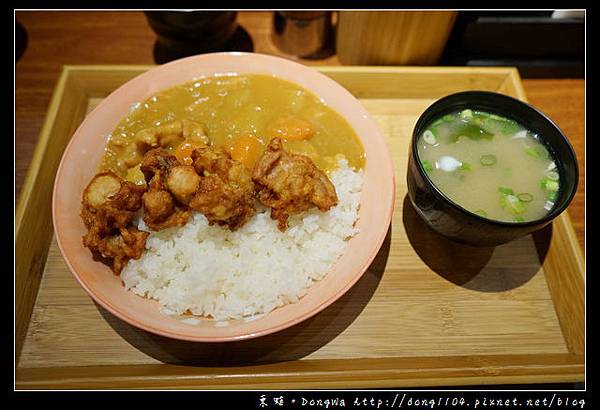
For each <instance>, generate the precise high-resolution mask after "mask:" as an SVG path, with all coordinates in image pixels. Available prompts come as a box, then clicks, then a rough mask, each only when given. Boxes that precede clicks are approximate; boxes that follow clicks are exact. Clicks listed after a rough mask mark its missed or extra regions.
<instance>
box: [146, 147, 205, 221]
mask: <svg viewBox="0 0 600 410" xmlns="http://www.w3.org/2000/svg"><path fill="white" fill-rule="evenodd" d="M181 167H185V166H184V165H180V163H179V161H178V160H177V158H176V157H175V156H174V155H171V154H170V153H169V152H168V151H167V150H166V149H164V148H155V149H152V150H150V151H148V152H147V153H146V155H144V159H143V160H142V163H141V165H140V169H141V171H142V172H143V173H144V177H145V178H146V182H147V184H148V191H147V192H146V193H144V195H143V197H142V203H143V206H144V217H143V218H144V222H145V223H146V225H148V227H150V228H151V229H153V230H155V231H160V230H162V229H166V228H170V227H173V226H183V225H185V224H186V222H187V221H188V219H189V217H190V211H189V209H188V208H187V206H186V203H185V201H181V202H182V203H179V202H177V200H176V199H177V198H181V199H186V198H188V197H191V194H190V193H189V191H188V189H189V183H188V181H182V180H181V174H182V172H181V170H180V169H179V168H181ZM190 168H191V167H190ZM191 171H192V172H194V170H193V168H192V169H191ZM183 173H184V174H185V170H184V171H183ZM171 174H173V176H172V177H171ZM188 174H189V172H188ZM194 175H195V176H196V178H199V177H198V175H196V174H195V172H194ZM169 181H171V182H170V184H171V186H172V188H173V192H171V190H170V189H169ZM194 191H195V190H194Z"/></svg>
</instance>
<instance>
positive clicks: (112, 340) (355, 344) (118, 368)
mask: <svg viewBox="0 0 600 410" xmlns="http://www.w3.org/2000/svg"><path fill="white" fill-rule="evenodd" d="M149 68H150V67H147V66H68V67H65V68H64V70H63V72H62V75H61V77H60V80H59V82H58V84H57V86H56V90H55V92H54V97H53V99H52V102H51V104H50V107H49V110H48V115H47V118H46V121H45V124H44V127H43V129H42V132H41V136H40V140H39V143H38V146H37V149H36V151H35V154H34V156H33V160H32V162H31V167H30V169H29V173H28V176H27V179H26V182H25V185H24V187H23V190H22V193H21V196H20V200H19V206H18V209H17V214H16V227H17V230H16V238H15V245H16V348H17V349H16V351H17V368H16V387H17V388H18V389H38V388H44V389H45V388H65V389H67V388H86V389H90V388H199V389H205V388H206V389H213V388H228V389H232V388H233V389H236V388H244V389H279V388H285V389H291V388H372V387H411V386H440V385H442V386H450V385H468V384H507V383H549V382H578V381H583V380H584V371H585V367H584V351H585V336H584V289H585V282H584V259H583V256H582V253H581V249H580V248H579V245H578V243H577V240H576V237H575V234H574V232H573V229H572V227H571V222H570V219H569V216H568V214H567V213H566V212H565V213H563V214H562V215H561V216H560V217H558V218H557V219H556V220H555V221H554V222H553V224H552V225H551V226H549V227H547V228H546V229H544V230H542V231H541V232H538V233H536V234H535V235H532V236H528V237H525V238H522V239H520V240H517V241H514V242H512V243H510V244H507V245H503V246H500V247H497V248H496V249H495V250H493V251H490V250H486V249H474V248H468V247H464V246H459V245H455V244H452V243H450V242H447V241H446V240H444V239H442V238H440V237H439V236H437V235H436V234H434V233H433V232H432V231H431V230H429V229H428V228H426V226H425V225H424V224H423V222H422V221H421V220H420V219H419V218H418V217H417V215H416V214H415V212H414V211H413V209H412V207H411V206H410V203H409V202H408V200H407V197H406V163H407V155H408V143H409V137H410V135H411V133H412V127H413V125H414V123H415V121H416V119H417V117H418V116H419V114H420V113H421V112H422V111H423V110H424V109H425V108H426V107H427V106H428V105H429V104H430V103H432V102H433V101H434V100H435V99H437V98H439V97H441V96H443V95H446V94H449V93H452V92H457V91H461V90H471V89H478V90H491V91H498V92H502V93H505V94H508V95H512V96H516V97H518V98H520V99H522V100H525V94H524V92H523V88H522V86H521V83H520V79H519V76H518V73H517V71H516V69H510V68H396V67H388V68H386V67H322V68H319V70H320V71H322V72H323V73H325V74H326V75H328V76H330V77H331V78H333V79H334V80H336V81H338V82H339V83H340V84H341V85H343V86H344V87H346V88H347V89H348V90H349V91H350V92H352V93H353V94H354V95H355V96H356V97H358V98H359V99H361V101H362V103H363V104H364V106H365V107H366V108H367V109H368V110H369V112H370V113H371V114H372V115H373V117H374V118H375V120H376V121H377V123H378V124H379V126H380V127H381V129H382V131H383V133H384V134H385V136H386V138H387V142H388V144H389V148H390V151H391V153H392V156H393V159H394V163H395V172H396V177H397V184H398V186H397V194H396V207H395V211H394V216H393V221H392V226H391V228H390V231H389V234H388V237H387V239H386V241H385V243H384V245H383V247H382V249H381V251H380V252H379V254H378V256H377V257H376V259H375V261H374V262H373V264H372V265H371V267H370V268H369V270H368V271H367V272H366V273H365V275H364V276H363V278H362V279H361V280H360V281H359V282H358V283H357V284H356V285H355V286H354V287H353V288H352V289H351V290H350V291H349V292H348V293H347V294H346V295H345V296H344V297H342V298H341V299H340V300H339V301H337V302H336V303H334V304H333V305H332V306H330V307H329V308H327V309H326V310H325V311H323V312H321V313H320V314H318V315H317V316H315V317H313V318H311V319H310V320H308V321H306V322H304V323H301V324H299V325H296V326H295V327H293V328H290V329H288V330H285V331H282V332H279V333H276V334H273V335H270V336H265V337H262V338H258V339H254V340H250V341H246V342H235V343H221V344H202V343H189V342H180V341H175V340H170V339H166V338H162V337H159V336H155V335H152V334H149V333H146V332H144V331H141V330H138V329H136V328H134V327H132V326H130V325H128V324H126V323H124V322H122V321H120V320H119V319H117V318H115V317H113V316H112V315H111V314H110V313H108V312H106V311H105V310H103V309H102V308H101V307H100V306H97V305H95V304H94V303H93V302H92V300H91V299H90V298H89V297H88V296H87V294H86V293H85V292H84V291H83V289H82V288H81V287H80V286H79V285H78V284H77V282H76V281H75V279H74V278H73V277H72V275H71V273H70V272H69V270H68V269H67V267H66V265H65V263H64V261H63V258H62V256H61V254H60V252H59V250H58V248H57V246H56V242H55V240H54V238H53V231H52V222H51V208H50V206H51V205H50V204H51V192H52V186H53V183H54V175H55V172H56V168H57V165H58V163H59V160H60V157H61V154H62V152H63V149H64V147H65V145H66V144H67V142H68V140H69V138H70V136H71V135H72V133H73V132H74V130H75V129H76V127H77V126H78V125H79V123H80V122H81V120H82V119H83V118H84V116H85V115H86V113H87V112H89V110H90V109H91V108H92V107H93V106H95V105H96V104H97V103H98V102H99V101H101V100H102V98H104V97H106V96H107V95H108V94H109V93H110V92H111V91H113V90H114V89H115V88H117V87H118V86H120V85H121V84H123V83H124V82H126V81H127V80H129V79H130V78H132V77H134V76H136V75H138V74H140V73H142V72H144V71H145V70H147V69H149Z"/></svg>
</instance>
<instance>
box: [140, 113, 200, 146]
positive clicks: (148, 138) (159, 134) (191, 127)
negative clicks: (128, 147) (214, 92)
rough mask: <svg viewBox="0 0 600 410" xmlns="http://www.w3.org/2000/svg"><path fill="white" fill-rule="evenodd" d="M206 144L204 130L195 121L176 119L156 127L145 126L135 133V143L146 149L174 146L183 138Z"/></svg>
mask: <svg viewBox="0 0 600 410" xmlns="http://www.w3.org/2000/svg"><path fill="white" fill-rule="evenodd" d="M186 139H188V140H192V141H200V142H203V143H205V144H208V137H207V136H206V130H205V129H204V127H203V126H202V124H199V123H197V122H195V121H190V120H177V121H173V122H169V123H167V124H163V125H160V126H158V127H151V128H145V129H143V130H141V131H139V132H138V133H137V134H136V135H135V143H136V144H137V145H138V146H141V147H144V146H145V147H146V150H148V149H150V148H157V147H163V148H164V147H171V148H175V147H176V146H177V145H179V144H180V143H182V142H183V141H184V140H186Z"/></svg>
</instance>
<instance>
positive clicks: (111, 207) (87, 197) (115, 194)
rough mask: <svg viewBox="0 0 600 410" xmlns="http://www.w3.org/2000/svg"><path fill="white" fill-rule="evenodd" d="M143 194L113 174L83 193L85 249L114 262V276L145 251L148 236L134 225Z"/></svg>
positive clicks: (103, 176) (102, 175)
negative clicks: (130, 260) (129, 261)
mask: <svg viewBox="0 0 600 410" xmlns="http://www.w3.org/2000/svg"><path fill="white" fill-rule="evenodd" d="M144 191H145V189H144V188H143V187H140V186H137V185H135V184H133V183H131V182H128V181H123V180H121V178H119V177H118V176H117V175H116V174H114V173H113V172H104V173H100V174H98V175H96V176H95V177H94V178H93V179H92V180H91V181H90V183H89V184H88V186H87V187H86V188H85V190H84V191H83V198H82V209H81V218H82V219H83V223H84V224H85V226H86V228H87V229H88V232H87V233H86V234H85V235H84V236H83V245H84V246H85V247H87V248H89V249H90V250H91V251H92V252H95V253H97V254H100V255H101V256H102V257H104V258H108V259H112V270H113V272H114V273H115V274H119V273H121V270H122V269H123V267H124V266H125V264H126V263H127V261H128V260H129V259H131V258H134V259H139V258H140V257H141V255H142V252H143V250H144V248H145V245H146V237H147V236H148V233H147V232H142V231H139V230H138V229H137V228H136V227H135V226H133V224H132V221H133V218H134V217H135V214H136V212H137V211H138V210H139V209H140V207H141V204H142V195H143V193H144Z"/></svg>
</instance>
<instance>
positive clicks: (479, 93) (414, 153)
mask: <svg viewBox="0 0 600 410" xmlns="http://www.w3.org/2000/svg"><path fill="white" fill-rule="evenodd" d="M460 97H462V98H464V100H465V103H466V104H468V100H469V99H471V98H473V97H484V98H489V99H492V100H493V99H496V100H504V102H507V103H509V104H514V105H521V106H522V107H523V108H525V109H526V110H528V111H529V112H530V113H531V114H532V115H536V116H538V117H539V118H540V119H541V120H542V121H544V122H547V123H548V124H549V125H550V126H551V127H552V128H554V129H555V131H556V132H557V135H560V138H561V140H562V142H564V144H565V146H566V149H567V152H568V156H569V157H570V160H572V163H573V165H574V167H573V168H574V170H575V176H574V183H573V187H572V189H571V190H570V192H569V193H568V195H567V196H566V197H565V198H566V200H565V201H563V203H562V204H561V205H560V206H557V207H553V208H552V209H551V210H550V212H548V213H547V214H546V215H544V216H542V217H541V218H538V219H534V220H531V221H526V222H509V221H499V220H496V219H489V218H485V217H483V216H481V215H479V214H476V213H474V212H471V211H469V210H468V209H466V208H464V207H463V206H461V205H459V204H457V203H456V202H454V201H453V200H452V199H450V198H449V197H448V196H447V195H446V194H444V192H442V190H440V189H439V188H438V186H437V185H436V184H435V183H434V182H433V181H432V180H431V178H430V177H429V175H428V174H427V172H425V169H424V168H423V165H422V164H421V161H419V153H418V150H417V140H418V138H419V136H420V134H419V133H418V132H417V131H419V130H420V129H423V128H424V126H425V125H427V124H428V123H429V121H428V122H425V121H424V119H425V117H427V116H428V115H429V113H430V112H431V111H434V110H435V109H436V108H438V107H439V106H443V105H444V104H446V103H447V101H449V100H452V99H458V98H460ZM453 111H455V109H453V110H445V109H444V108H442V109H440V112H439V113H438V114H437V115H436V117H439V116H440V115H443V113H444V112H448V113H449V112H453ZM486 111H490V110H486ZM492 111H493V110H492ZM492 113H493V114H498V115H503V116H506V115H505V114H502V113H499V112H492ZM541 139H542V140H543V141H544V143H545V144H547V145H550V146H552V144H551V143H550V142H548V141H547V140H545V139H544V138H543V137H541ZM410 156H411V158H413V159H414V160H415V161H414V162H415V166H416V168H417V170H418V172H419V175H420V176H421V178H422V179H423V180H425V181H426V183H427V185H428V187H430V188H431V190H432V192H433V193H434V194H435V196H437V197H438V199H440V200H442V201H443V202H445V203H446V204H448V205H450V206H451V207H452V208H454V209H455V210H457V211H458V212H460V213H462V214H465V215H466V216H469V217H471V218H473V219H475V220H476V221H478V222H480V223H484V224H488V225H492V226H497V227H503V228H528V227H534V226H538V225H545V224H547V223H549V222H550V221H552V220H553V219H554V218H556V217H557V216H558V215H560V214H561V213H562V212H563V211H564V210H565V209H567V207H568V206H569V204H570V203H571V201H572V200H573V197H574V196H575V193H576V192H577V187H578V184H579V163H578V161H577V156H576V154H575V150H574V149H573V146H572V145H571V143H570V141H569V139H568V138H567V137H566V135H565V133H564V132H563V131H562V130H561V129H560V127H559V126H558V125H557V124H556V123H555V122H554V121H552V120H551V119H550V118H549V117H548V116H547V115H546V114H544V113H543V112H541V111H540V110H538V109H537V108H536V107H534V106H533V105H531V104H529V103H527V102H525V101H522V100H519V99H517V98H514V97H511V96H509V95H506V94H502V93H497V92H493V91H484V90H469V91H460V92H456V93H452V94H448V95H446V96H444V97H441V98H439V99H437V100H436V101H434V102H433V103H431V104H430V105H429V106H428V107H427V108H426V109H425V110H424V111H423V113H421V115H420V116H419V118H418V120H417V122H416V123H415V126H414V128H413V134H412V137H411V147H410ZM409 172H411V171H410V167H409Z"/></svg>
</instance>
